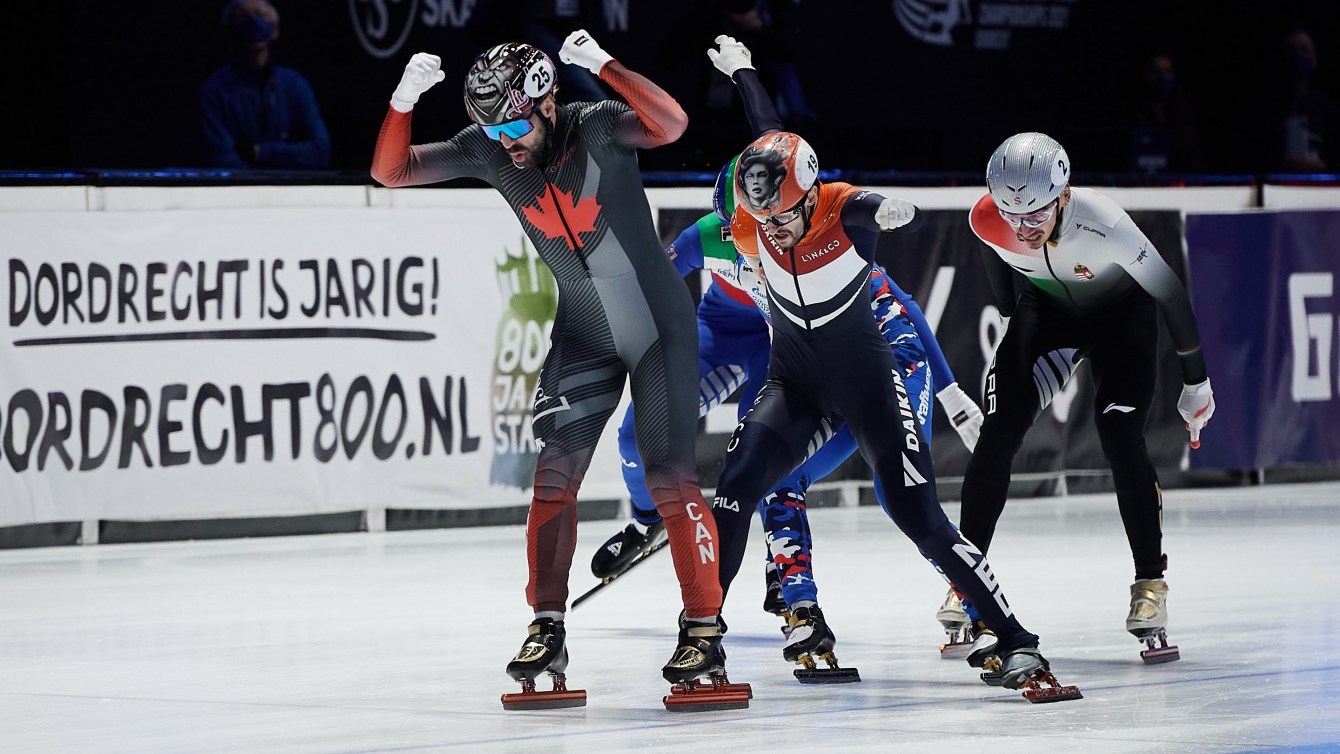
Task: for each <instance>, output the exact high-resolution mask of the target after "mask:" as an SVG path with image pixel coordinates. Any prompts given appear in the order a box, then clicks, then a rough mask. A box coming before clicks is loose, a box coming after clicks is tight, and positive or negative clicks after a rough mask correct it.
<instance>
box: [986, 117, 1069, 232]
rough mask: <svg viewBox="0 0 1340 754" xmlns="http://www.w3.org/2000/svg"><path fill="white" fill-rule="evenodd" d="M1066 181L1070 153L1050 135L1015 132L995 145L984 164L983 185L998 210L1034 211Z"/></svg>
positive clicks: (1059, 190)
mask: <svg viewBox="0 0 1340 754" xmlns="http://www.w3.org/2000/svg"><path fill="white" fill-rule="evenodd" d="M1069 182H1070V155H1068V154H1066V152H1065V149H1064V148H1063V147H1062V146H1061V145H1060V144H1059V143H1058V142H1057V141H1056V139H1053V138H1052V137H1050V136H1048V135H1047V134H1040V133H1037V132H1035V131H1030V132H1028V133H1022V134H1015V135H1014V136H1011V137H1010V138H1008V139H1006V140H1005V143H1004V144H1001V145H1000V146H999V147H996V151H995V152H994V153H992V155H991V161H990V162H988V163H987V164H986V187H987V190H988V191H990V192H991V199H992V200H993V201H995V203H996V207H998V208H999V209H1000V210H1001V211H1002V212H1010V213H1014V214H1021V213H1025V212H1036V211H1037V210H1040V209H1042V208H1043V207H1045V206H1047V205H1048V204H1051V202H1052V200H1053V199H1055V198H1056V197H1058V196H1060V195H1061V190H1062V189H1064V188H1065V186H1066V184H1067V183H1069Z"/></svg>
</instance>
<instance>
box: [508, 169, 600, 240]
mask: <svg viewBox="0 0 1340 754" xmlns="http://www.w3.org/2000/svg"><path fill="white" fill-rule="evenodd" d="M599 214H600V204H599V203H598V202H597V201H596V198H595V197H594V196H589V197H581V198H578V199H577V200H575V201H574V200H573V198H572V195H571V194H569V193H567V192H565V191H563V190H562V189H560V188H559V187H557V186H552V185H547V186H545V188H544V193H543V194H540V195H539V196H538V197H537V198H536V206H534V207H532V206H529V205H528V206H525V207H522V208H521V215H522V216H523V217H525V218H526V222H528V223H530V224H531V225H534V226H535V227H536V228H537V229H539V230H540V231H542V232H543V233H544V234H545V235H546V236H548V237H550V238H561V239H563V240H564V241H566V242H567V244H568V249H570V250H576V248H577V247H578V246H579V245H581V240H580V239H579V238H578V237H577V234H579V233H594V232H595V231H596V216H597V215H599Z"/></svg>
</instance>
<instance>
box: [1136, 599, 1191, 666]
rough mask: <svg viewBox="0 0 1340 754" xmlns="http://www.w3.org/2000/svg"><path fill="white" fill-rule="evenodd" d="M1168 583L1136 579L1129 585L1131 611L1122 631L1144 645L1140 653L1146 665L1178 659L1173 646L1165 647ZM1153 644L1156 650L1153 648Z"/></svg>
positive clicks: (1166, 637)
mask: <svg viewBox="0 0 1340 754" xmlns="http://www.w3.org/2000/svg"><path fill="white" fill-rule="evenodd" d="M1167 626H1168V582H1166V581H1164V580H1163V579H1140V580H1138V581H1136V582H1135V583H1134V584H1131V611H1130V613H1129V614H1127V616H1126V630H1127V631H1129V632H1130V633H1131V634H1132V635H1133V636H1135V638H1137V639H1139V640H1140V641H1142V642H1144V643H1145V647H1146V649H1145V650H1144V651H1142V652H1141V653H1140V657H1141V658H1143V659H1144V661H1145V664H1146V665H1154V664H1157V663H1161V662H1172V661H1173V660H1177V659H1180V658H1181V656H1182V655H1181V652H1179V651H1178V649H1177V647H1176V646H1169V645H1168V632H1167ZM1155 642H1157V643H1158V646H1157V647H1156V646H1155Z"/></svg>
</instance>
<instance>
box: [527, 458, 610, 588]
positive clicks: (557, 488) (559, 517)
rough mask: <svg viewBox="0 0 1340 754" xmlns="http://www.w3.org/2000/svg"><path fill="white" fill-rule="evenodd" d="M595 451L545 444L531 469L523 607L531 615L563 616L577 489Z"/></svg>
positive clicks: (574, 542) (574, 539) (574, 543)
mask: <svg viewBox="0 0 1340 754" xmlns="http://www.w3.org/2000/svg"><path fill="white" fill-rule="evenodd" d="M592 450H594V447H591V448H583V449H579V450H575V451H566V450H564V449H563V448H562V447H560V446H558V445H554V444H552V443H547V444H546V445H545V448H544V450H542V451H541V452H540V457H539V460H538V462H537V464H536V468H535V490H534V494H533V496H532V497H531V503H530V512H529V513H528V514H527V516H526V556H527V561H528V562H529V565H530V582H529V583H528V584H527V585H526V601H527V602H529V603H530V605H531V607H532V608H534V609H535V612H536V613H551V612H557V613H562V612H564V610H565V609H566V606H567V601H568V573H569V571H570V570H571V568H572V554H573V551H574V550H575V549H576V547H577V489H578V487H580V486H581V483H582V478H583V477H584V476H585V474H586V468H587V466H588V465H589V464H590V462H591V451H592Z"/></svg>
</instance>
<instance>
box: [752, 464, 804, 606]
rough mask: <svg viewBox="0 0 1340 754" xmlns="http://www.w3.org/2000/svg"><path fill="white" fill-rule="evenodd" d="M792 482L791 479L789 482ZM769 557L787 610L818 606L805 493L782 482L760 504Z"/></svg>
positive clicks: (760, 514)
mask: <svg viewBox="0 0 1340 754" xmlns="http://www.w3.org/2000/svg"><path fill="white" fill-rule="evenodd" d="M788 481H789V480H788ZM759 516H760V518H762V520H763V535H764V538H765V540H766V541H767V545H768V555H769V557H770V558H771V561H772V564H773V566H774V567H775V568H776V569H777V575H778V577H779V578H780V579H781V585H782V599H783V600H784V601H785V602H786V604H787V607H795V606H796V605H797V604H802V603H806V602H808V603H811V604H813V603H816V602H817V601H818V599H819V592H818V588H817V587H816V586H815V583H814V567H813V561H812V558H811V543H810V527H809V520H808V517H807V516H806V515H805V494H804V493H803V492H801V491H800V490H799V489H796V488H794V487H791V486H789V485H788V484H787V482H783V483H782V485H781V486H779V487H778V488H777V489H776V490H775V491H774V492H771V493H769V494H768V495H767V496H766V497H764V498H763V502H762V503H760V504H759Z"/></svg>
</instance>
